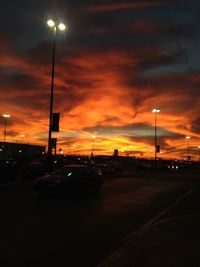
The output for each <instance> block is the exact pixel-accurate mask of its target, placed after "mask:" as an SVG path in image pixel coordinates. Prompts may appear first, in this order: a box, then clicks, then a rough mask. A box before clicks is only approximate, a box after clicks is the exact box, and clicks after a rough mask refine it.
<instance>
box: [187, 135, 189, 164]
mask: <svg viewBox="0 0 200 267" xmlns="http://www.w3.org/2000/svg"><path fill="white" fill-rule="evenodd" d="M187 159H188V160H189V139H187Z"/></svg>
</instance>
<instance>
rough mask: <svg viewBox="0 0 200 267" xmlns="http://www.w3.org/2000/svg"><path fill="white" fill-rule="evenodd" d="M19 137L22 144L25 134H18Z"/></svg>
mask: <svg viewBox="0 0 200 267" xmlns="http://www.w3.org/2000/svg"><path fill="white" fill-rule="evenodd" d="M20 137H21V138H22V143H23V140H24V138H25V137H26V135H25V134H20Z"/></svg>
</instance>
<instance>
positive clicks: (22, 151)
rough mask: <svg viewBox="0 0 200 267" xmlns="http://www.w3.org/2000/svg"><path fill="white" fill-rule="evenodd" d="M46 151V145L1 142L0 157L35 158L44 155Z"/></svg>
mask: <svg viewBox="0 0 200 267" xmlns="http://www.w3.org/2000/svg"><path fill="white" fill-rule="evenodd" d="M44 152H45V146H41V145H32V144H21V143H8V142H5V143H4V142H0V159H1V160H2V159H8V158H16V159H26V160H29V159H34V158H37V157H40V156H42V154H44Z"/></svg>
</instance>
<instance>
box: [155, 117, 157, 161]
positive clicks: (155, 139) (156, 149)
mask: <svg viewBox="0 0 200 267" xmlns="http://www.w3.org/2000/svg"><path fill="white" fill-rule="evenodd" d="M156 114H157V112H155V166H156V160H157V118H156Z"/></svg>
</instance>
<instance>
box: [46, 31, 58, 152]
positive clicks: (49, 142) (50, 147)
mask: <svg viewBox="0 0 200 267" xmlns="http://www.w3.org/2000/svg"><path fill="white" fill-rule="evenodd" d="M55 50H56V26H55V27H54V31H53V54H52V72H51V95H50V111H49V136H48V157H51V155H52V143H51V133H52V117H53V93H54V69H55Z"/></svg>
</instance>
